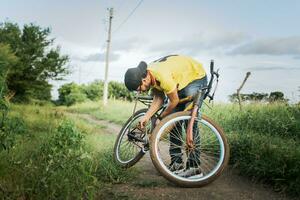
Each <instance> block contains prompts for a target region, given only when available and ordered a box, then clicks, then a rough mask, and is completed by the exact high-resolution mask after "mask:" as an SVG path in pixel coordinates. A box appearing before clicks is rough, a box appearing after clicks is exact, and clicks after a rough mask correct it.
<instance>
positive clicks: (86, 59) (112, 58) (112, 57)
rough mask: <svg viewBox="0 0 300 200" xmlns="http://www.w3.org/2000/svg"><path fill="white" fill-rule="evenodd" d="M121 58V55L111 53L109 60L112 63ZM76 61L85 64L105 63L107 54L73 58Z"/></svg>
mask: <svg viewBox="0 0 300 200" xmlns="http://www.w3.org/2000/svg"><path fill="white" fill-rule="evenodd" d="M119 58H120V54H116V53H114V52H111V53H110V54H109V60H110V61H111V62H114V61H117V60H119ZM73 59H74V60H79V61H83V62H104V61H105V59H106V54H105V53H92V54H90V55H88V56H85V57H73Z"/></svg>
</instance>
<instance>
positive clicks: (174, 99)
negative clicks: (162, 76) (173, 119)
mask: <svg viewBox="0 0 300 200" xmlns="http://www.w3.org/2000/svg"><path fill="white" fill-rule="evenodd" d="M167 96H168V98H169V100H170V102H169V105H168V107H167V108H166V110H165V111H164V112H163V113H162V114H161V118H163V117H165V116H167V115H168V114H170V113H171V112H172V111H173V109H174V108H175V107H176V106H177V105H178V103H179V97H178V92H177V88H175V89H174V90H173V91H172V92H171V93H169V94H167Z"/></svg>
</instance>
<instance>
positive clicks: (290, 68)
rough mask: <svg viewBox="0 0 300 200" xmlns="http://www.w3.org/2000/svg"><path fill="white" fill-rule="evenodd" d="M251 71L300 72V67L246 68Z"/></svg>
mask: <svg viewBox="0 0 300 200" xmlns="http://www.w3.org/2000/svg"><path fill="white" fill-rule="evenodd" d="M246 69H247V70H250V71H273V70H285V71H286V70H300V67H295V66H255V67H249V68H246Z"/></svg>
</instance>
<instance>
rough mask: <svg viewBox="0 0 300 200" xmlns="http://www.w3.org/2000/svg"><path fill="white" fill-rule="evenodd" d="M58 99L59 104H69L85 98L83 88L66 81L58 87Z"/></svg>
mask: <svg viewBox="0 0 300 200" xmlns="http://www.w3.org/2000/svg"><path fill="white" fill-rule="evenodd" d="M58 93H59V96H58V101H59V104H61V105H67V106H71V105H73V104H75V103H80V102H83V101H85V100H87V96H86V94H85V93H84V91H83V88H82V87H81V86H79V85H77V84H76V83H73V82H72V83H67V84H64V85H62V86H61V87H60V88H59V89H58Z"/></svg>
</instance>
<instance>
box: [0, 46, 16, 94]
mask: <svg viewBox="0 0 300 200" xmlns="http://www.w3.org/2000/svg"><path fill="white" fill-rule="evenodd" d="M16 62H17V57H16V56H15V55H14V54H13V53H12V51H11V48H10V47H9V45H5V44H2V43H0V99H3V97H4V95H5V94H6V92H7V84H6V79H7V74H8V72H9V70H10V68H11V66H13V65H14V64H15V63H16Z"/></svg>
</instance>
